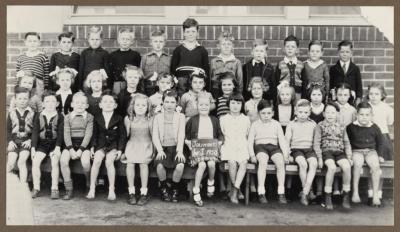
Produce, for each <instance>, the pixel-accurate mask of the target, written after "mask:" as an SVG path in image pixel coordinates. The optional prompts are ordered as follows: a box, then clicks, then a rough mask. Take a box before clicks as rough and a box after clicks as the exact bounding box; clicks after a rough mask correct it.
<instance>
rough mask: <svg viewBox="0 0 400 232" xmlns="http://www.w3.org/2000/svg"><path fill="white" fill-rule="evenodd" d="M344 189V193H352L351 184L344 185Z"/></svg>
mask: <svg viewBox="0 0 400 232" xmlns="http://www.w3.org/2000/svg"><path fill="white" fill-rule="evenodd" d="M342 188H343V191H344V192H350V185H349V184H348V185H346V184H344V185H343V187H342Z"/></svg>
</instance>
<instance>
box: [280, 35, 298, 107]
mask: <svg viewBox="0 0 400 232" xmlns="http://www.w3.org/2000/svg"><path fill="white" fill-rule="evenodd" d="M283 46H284V48H283V51H284V53H285V58H284V59H283V60H282V61H280V62H279V63H278V65H277V67H276V70H275V81H276V83H277V85H279V84H280V83H281V82H282V81H285V82H288V83H289V85H290V86H291V87H293V88H294V90H295V92H296V99H297V100H299V99H300V98H301V95H302V93H303V92H304V77H303V76H302V75H301V74H302V71H303V68H304V64H303V62H301V61H300V60H298V59H297V57H296V55H297V53H298V47H299V39H297V38H296V37H295V36H293V35H289V36H288V37H286V38H285V40H284V41H283Z"/></svg>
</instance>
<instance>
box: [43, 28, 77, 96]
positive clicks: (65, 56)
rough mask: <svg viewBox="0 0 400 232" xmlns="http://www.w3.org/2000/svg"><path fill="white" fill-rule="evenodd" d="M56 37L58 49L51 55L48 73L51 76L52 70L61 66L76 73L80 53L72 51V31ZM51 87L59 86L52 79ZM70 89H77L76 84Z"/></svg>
mask: <svg viewBox="0 0 400 232" xmlns="http://www.w3.org/2000/svg"><path fill="white" fill-rule="evenodd" d="M57 38H58V45H59V47H60V51H58V52H56V53H53V55H51V58H50V74H49V75H50V76H51V73H52V72H54V71H56V70H57V69H62V68H71V69H74V70H75V72H76V73H77V72H78V70H79V59H80V55H79V54H78V53H76V52H74V51H72V46H73V44H74V41H75V36H74V34H73V33H72V32H63V33H61V34H59V35H58V37H57ZM73 82H74V83H75V84H76V83H77V82H76V81H73ZM52 88H53V90H55V91H56V90H58V89H59V88H60V86H59V85H57V83H54V81H53V84H52ZM72 89H73V90H74V92H76V91H78V88H77V86H74V87H73V88H72Z"/></svg>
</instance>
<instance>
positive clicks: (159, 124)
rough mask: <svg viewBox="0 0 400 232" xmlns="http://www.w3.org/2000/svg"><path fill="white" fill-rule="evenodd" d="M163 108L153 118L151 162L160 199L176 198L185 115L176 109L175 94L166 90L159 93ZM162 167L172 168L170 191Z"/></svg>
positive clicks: (183, 163) (182, 159)
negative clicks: (154, 170)
mask: <svg viewBox="0 0 400 232" xmlns="http://www.w3.org/2000/svg"><path fill="white" fill-rule="evenodd" d="M162 100H163V108H164V111H163V112H161V113H159V114H157V115H156V116H155V117H154V121H153V135H152V137H153V144H154V147H155V148H156V149H157V156H156V158H155V161H154V165H155V166H156V168H157V176H158V179H159V181H160V183H159V184H160V188H161V199H162V200H163V201H172V202H178V196H179V192H178V185H179V183H180V181H181V178H182V175H183V169H184V167H185V161H186V158H185V156H184V155H183V145H184V140H185V115H183V114H182V113H178V112H176V106H177V102H178V95H177V93H176V92H175V91H174V90H167V91H166V92H165V93H164V96H163V99H162ZM166 168H168V169H173V170H174V171H173V174H172V185H171V191H169V189H168V185H167V173H166Z"/></svg>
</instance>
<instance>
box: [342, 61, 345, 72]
mask: <svg viewBox="0 0 400 232" xmlns="http://www.w3.org/2000/svg"><path fill="white" fill-rule="evenodd" d="M342 69H343V72H344V73H346V63H343V66H342Z"/></svg>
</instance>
